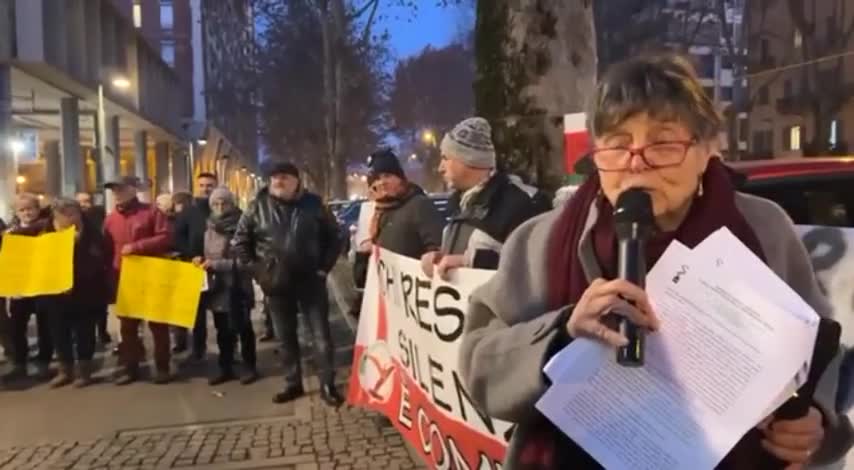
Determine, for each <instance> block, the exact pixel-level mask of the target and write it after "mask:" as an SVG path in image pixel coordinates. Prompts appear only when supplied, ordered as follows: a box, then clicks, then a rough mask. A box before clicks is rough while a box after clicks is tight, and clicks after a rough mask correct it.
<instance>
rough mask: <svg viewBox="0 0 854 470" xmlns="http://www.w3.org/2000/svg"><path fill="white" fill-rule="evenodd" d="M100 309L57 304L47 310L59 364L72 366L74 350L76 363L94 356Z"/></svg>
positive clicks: (101, 313)
mask: <svg viewBox="0 0 854 470" xmlns="http://www.w3.org/2000/svg"><path fill="white" fill-rule="evenodd" d="M102 315H103V312H101V310H100V309H97V308H96V309H86V308H83V307H77V306H74V305H71V304H70V303H66V304H57V305H55V306H52V307H51V308H50V309H49V310H48V316H49V321H50V326H51V333H52V337H53V342H54V345H55V346H56V355H57V356H58V358H59V362H61V363H63V364H66V365H71V364H74V360H75V357H74V353H75V350H76V353H77V358H76V359H77V360H78V361H91V360H92V357H94V356H95V325H96V323H97V322H98V321H99V320H100V318H101V317H102Z"/></svg>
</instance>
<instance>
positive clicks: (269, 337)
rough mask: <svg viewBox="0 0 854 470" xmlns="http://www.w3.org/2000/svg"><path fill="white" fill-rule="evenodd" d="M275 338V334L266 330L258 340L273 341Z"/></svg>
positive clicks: (263, 341)
mask: <svg viewBox="0 0 854 470" xmlns="http://www.w3.org/2000/svg"><path fill="white" fill-rule="evenodd" d="M275 339H276V335H274V334H273V333H272V332H270V331H268V332H266V333H264V336H261V339H259V341H260V342H262V343H269V342H270V341H273V340H275Z"/></svg>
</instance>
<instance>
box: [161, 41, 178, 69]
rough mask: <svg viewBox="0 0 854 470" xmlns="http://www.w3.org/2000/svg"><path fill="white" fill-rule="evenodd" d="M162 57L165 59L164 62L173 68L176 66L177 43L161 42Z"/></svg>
mask: <svg viewBox="0 0 854 470" xmlns="http://www.w3.org/2000/svg"><path fill="white" fill-rule="evenodd" d="M160 57H162V58H163V62H166V63H167V64H169V65H170V66H172V67H174V66H175V41H171V40H163V41H160Z"/></svg>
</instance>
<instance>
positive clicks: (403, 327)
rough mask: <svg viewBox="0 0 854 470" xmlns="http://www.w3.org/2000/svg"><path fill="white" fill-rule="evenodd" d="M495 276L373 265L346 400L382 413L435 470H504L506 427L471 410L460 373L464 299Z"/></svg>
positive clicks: (381, 256)
mask: <svg viewBox="0 0 854 470" xmlns="http://www.w3.org/2000/svg"><path fill="white" fill-rule="evenodd" d="M491 275H492V272H490V271H477V270H472V269H461V270H459V271H457V272H455V273H454V278H453V279H452V282H450V283H445V282H443V281H440V280H438V278H437V279H436V280H431V279H428V278H427V277H425V276H424V274H423V273H422V272H421V264H420V262H419V261H416V260H413V259H409V258H406V257H403V256H399V255H396V254H394V253H391V252H389V251H385V250H378V251H377V252H375V254H374V256H373V257H372V259H371V264H370V268H369V271H368V279H367V282H366V285H365V296H364V301H363V304H362V311H361V315H360V317H359V331H358V334H357V338H356V346H355V348H354V351H353V368H352V371H353V372H352V377H351V378H350V388H349V390H348V396H347V398H348V401H349V402H350V403H351V404H353V405H358V406H364V407H366V408H370V409H373V410H376V411H379V412H381V413H383V414H385V415H386V416H388V418H389V419H391V421H392V422H393V423H394V425H395V427H396V428H397V429H398V430H399V431H400V432H401V434H402V435H403V437H404V438H405V439H406V440H408V441H409V442H410V444H412V446H413V447H415V448H416V449H417V450H418V452H419V453H420V454H421V456H422V458H423V459H424V461H425V462H427V463H428V464H430V465H431V466H432V467H433V468H436V469H456V470H494V469H500V468H501V462H502V461H503V460H504V453H505V449H506V445H507V439H506V438H507V434H508V430H509V429H510V426H511V424H510V423H507V422H503V421H498V420H494V419H491V418H489V417H488V416H486V415H484V414H482V413H481V412H479V411H478V410H477V409H476V408H475V406H474V405H473V404H472V402H471V399H470V395H469V394H468V392H467V391H466V390H465V388H464V386H463V383H462V379H461V377H460V376H459V372H458V371H457V357H458V353H459V348H460V342H461V340H462V333H463V327H464V325H465V315H466V310H467V305H468V300H469V296H470V294H471V292H472V291H473V290H474V289H475V288H476V287H478V286H480V285H482V284H483V283H484V282H486V281H487V280H488V279H489V278H490V276H491Z"/></svg>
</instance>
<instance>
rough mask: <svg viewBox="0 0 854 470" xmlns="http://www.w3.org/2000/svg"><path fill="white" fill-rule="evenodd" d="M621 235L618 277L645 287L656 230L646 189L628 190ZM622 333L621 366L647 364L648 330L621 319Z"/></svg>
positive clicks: (620, 201)
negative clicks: (649, 248)
mask: <svg viewBox="0 0 854 470" xmlns="http://www.w3.org/2000/svg"><path fill="white" fill-rule="evenodd" d="M614 225H615V228H616V232H617V246H618V249H617V277H618V278H620V279H625V280H627V281H629V282H631V283H632V284H635V285H636V286H638V287H640V288H643V287H644V285H645V280H646V240H647V239H648V238H649V236H650V235H651V234H652V232H653V230H654V229H655V217H654V216H653V213H652V198H650V196H649V193H647V192H646V191H644V190H642V189H638V188H633V189H628V190H626V191H624V192H623V193H622V194H620V197H618V198H617V205H616V208H615V209H614ZM617 317H618V319H617V322H618V323H617V325H618V329H619V331H620V333H622V334H623V335H624V336H625V337H626V338H627V339H628V340H629V344H627V345H625V346H621V347H619V348H618V349H617V363H618V364H620V365H623V366H627V367H641V366H643V363H644V347H645V341H644V339H645V338H644V330H643V329H642V328H639V327H638V326H637V325H635V324H634V323H632V322H631V321H629V320H628V319H627V318H626V317H623V316H621V315H618V316H617Z"/></svg>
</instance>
